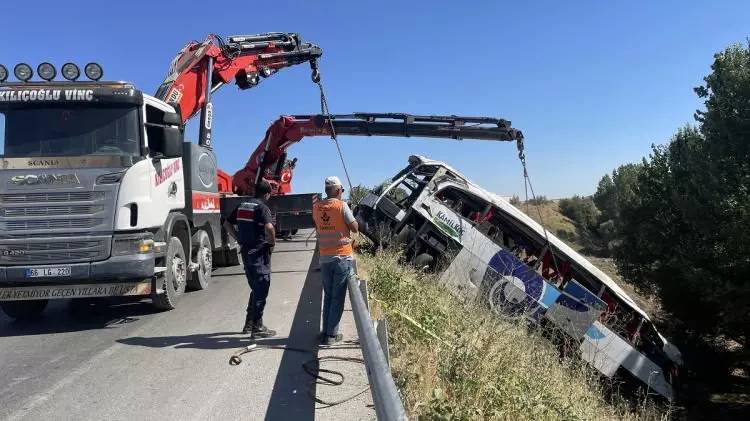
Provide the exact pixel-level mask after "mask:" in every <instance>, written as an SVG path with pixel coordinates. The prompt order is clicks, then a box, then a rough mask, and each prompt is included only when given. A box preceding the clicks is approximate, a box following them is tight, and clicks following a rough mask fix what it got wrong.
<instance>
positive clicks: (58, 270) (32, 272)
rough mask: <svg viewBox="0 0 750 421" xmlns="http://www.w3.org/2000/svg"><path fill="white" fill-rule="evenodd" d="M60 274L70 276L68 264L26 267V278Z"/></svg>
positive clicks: (53, 276)
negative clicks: (35, 267)
mask: <svg viewBox="0 0 750 421" xmlns="http://www.w3.org/2000/svg"><path fill="white" fill-rule="evenodd" d="M61 276H70V266H58V267H50V268H38V269H26V277H27V278H56V277H61Z"/></svg>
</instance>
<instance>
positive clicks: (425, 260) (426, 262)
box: [414, 253, 435, 269]
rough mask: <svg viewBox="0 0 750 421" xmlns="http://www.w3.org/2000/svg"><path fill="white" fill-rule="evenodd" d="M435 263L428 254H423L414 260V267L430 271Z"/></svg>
mask: <svg viewBox="0 0 750 421" xmlns="http://www.w3.org/2000/svg"><path fill="white" fill-rule="evenodd" d="M434 262H435V258H434V257H432V256H431V255H430V254H428V253H422V254H420V255H418V256H417V257H415V258H414V266H416V267H417V269H430V268H432V264H433V263H434Z"/></svg>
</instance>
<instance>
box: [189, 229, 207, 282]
mask: <svg viewBox="0 0 750 421" xmlns="http://www.w3.org/2000/svg"><path fill="white" fill-rule="evenodd" d="M212 257H213V247H212V246H211V238H210V237H209V236H208V233H206V231H203V230H201V231H198V244H197V247H193V262H195V263H197V264H198V269H196V270H195V272H193V276H191V277H190V279H189V280H188V281H187V286H188V287H189V288H190V289H192V290H201V289H206V287H208V283H209V282H211V271H212V270H213V259H212Z"/></svg>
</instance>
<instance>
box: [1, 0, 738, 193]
mask: <svg viewBox="0 0 750 421" xmlns="http://www.w3.org/2000/svg"><path fill="white" fill-rule="evenodd" d="M74 3H75V2H65V1H54V2H52V1H40V0H37V1H32V2H27V3H25V4H24V3H22V2H15V1H6V2H4V5H3V19H2V24H3V28H2V34H3V43H2V44H0V62H3V63H4V64H5V65H6V67H9V68H10V67H12V66H13V65H14V64H15V63H17V62H20V61H26V62H28V63H31V64H32V65H33V66H34V67H36V64H38V63H39V62H41V61H51V62H53V63H55V64H56V65H58V66H59V65H61V64H62V63H64V62H66V61H75V62H78V63H81V64H85V63H86V62H88V61H98V62H100V63H102V64H103V66H104V71H105V78H106V79H121V80H129V81H132V82H135V83H136V84H137V85H138V86H139V87H140V88H141V89H142V90H144V91H145V92H147V93H153V91H154V90H155V89H156V87H157V85H158V83H159V82H160V81H161V80H162V79H163V77H164V75H165V73H166V71H167V68H168V66H169V62H170V60H171V59H172V57H173V56H174V54H175V53H176V52H177V51H178V50H179V49H180V48H181V47H182V46H183V45H184V44H185V43H186V42H187V41H189V40H191V39H203V38H204V37H205V35H206V34H208V33H210V32H214V33H218V34H222V35H233V34H240V33H258V32H267V31H288V32H299V33H300V34H301V35H302V36H303V37H305V38H306V39H309V40H311V41H313V42H316V43H318V44H319V45H321V46H322V48H323V49H324V56H323V59H322V62H321V70H322V74H323V80H324V83H325V85H326V88H327V93H328V97H329V102H330V105H331V111H332V112H334V113H348V112H353V111H373V112H386V111H394V112H411V113H424V114H466V115H489V116H500V117H503V118H506V119H509V120H511V121H512V122H513V124H514V126H516V127H517V128H519V129H521V130H523V131H524V133H525V135H526V143H527V155H528V161H529V166H530V172H531V175H532V180H533V181H534V184H535V187H536V190H537V193H538V194H544V195H547V196H548V197H562V196H567V195H572V194H574V193H580V194H590V193H592V192H593V191H594V189H595V186H596V183H597V181H598V180H599V178H600V177H601V176H602V175H603V174H604V173H605V172H609V171H611V170H612V169H613V168H614V167H616V166H617V165H619V164H622V163H626V162H633V161H637V160H639V159H640V158H641V157H642V156H643V155H645V154H647V153H648V152H649V145H650V144H651V143H663V142H665V141H666V140H667V139H669V137H670V136H671V135H672V134H673V133H674V132H675V130H676V129H677V128H678V127H679V126H682V125H684V124H685V123H688V122H691V121H692V114H693V111H694V110H695V109H696V108H697V107H699V106H700V103H699V101H698V100H697V99H696V97H695V94H694V93H693V91H692V88H693V87H694V86H697V85H698V84H700V83H701V80H702V77H703V76H704V75H705V74H706V73H707V72H708V71H709V66H710V64H711V61H712V55H713V54H714V53H715V52H717V51H719V50H721V49H723V48H724V47H726V46H727V45H729V44H731V43H734V42H744V41H745V39H746V38H747V37H748V36H750V26H749V24H748V19H747V18H748V16H750V2H748V1H746V0H744V1H743V0H740V1H722V2H703V1H687V0H682V1H659V2H654V1H627V2H607V1H575V2H563V1H544V2H543V1H533V2H528V1H527V2H503V3H505V4H501V2H485V3H484V5H481V4H480V2H458V1H450V2H440V1H422V2H418V1H378V2H358V1H340V2H325V3H324V2H316V1H304V2H303V1H300V2H298V3H296V2H291V1H290V2H274V1H265V2H192V1H187V0H185V1H182V2H162V1H157V0H150V1H143V0H130V1H127V2H108V1H104V0H102V1H98V2H78V3H75V5H74V6H70V7H65V6H64V5H66V4H74ZM167 3H169V4H167ZM470 3H474V4H473V5H471V6H469V4H470ZM20 4H24V5H23V6H19V5H20ZM191 4H195V6H191ZM309 73H310V70H309V67H308V66H306V65H305V66H298V67H296V68H292V69H287V70H285V71H284V72H282V73H279V74H277V75H275V76H274V77H273V78H271V79H267V80H265V81H264V82H263V83H262V84H261V85H260V86H259V87H258V88H256V89H252V90H248V91H242V92H240V91H238V90H237V89H236V88H234V87H226V88H224V89H222V90H221V91H219V92H218V93H217V95H215V97H214V99H215V100H214V106H215V120H214V121H215V123H214V141H215V147H216V151H217V153H218V155H219V162H220V165H221V166H222V168H224V169H225V170H228V171H234V170H236V169H238V168H239V167H241V166H242V165H244V162H245V160H246V159H247V157H248V156H249V155H250V152H251V151H252V149H253V148H254V147H255V145H256V144H257V143H258V141H259V140H260V139H261V137H262V136H263V133H264V132H265V129H266V127H267V126H268V124H269V123H270V122H271V121H273V120H274V119H276V118H277V117H278V116H279V115H281V114H293V113H298V114H301V113H315V112H318V110H319V102H318V93H317V89H316V88H315V86H314V85H313V84H312V83H311V82H310V78H309ZM192 135H193V136H195V135H194V133H192ZM341 143H342V146H343V149H344V153H345V155H346V158H347V161H348V163H349V167H350V172H351V175H352V178H353V182H354V183H355V184H357V183H364V184H367V185H373V184H376V183H378V182H380V181H382V180H383V179H385V178H387V177H389V176H390V175H392V174H394V173H395V172H396V171H397V170H398V169H400V168H402V167H403V166H404V165H405V164H406V158H407V157H408V155H410V154H413V153H419V154H424V155H427V156H429V157H432V158H435V159H441V160H445V161H448V162H450V163H451V164H452V165H453V166H455V167H456V168H458V169H459V170H461V171H463V172H464V173H465V174H467V175H468V176H469V177H470V178H472V179H473V180H475V181H477V182H478V183H480V184H482V185H483V186H485V187H486V188H487V189H489V190H492V191H495V192H497V193H500V194H513V193H517V194H518V193H522V192H523V182H522V178H521V170H520V166H519V163H518V160H517V158H516V151H515V146H514V145H512V144H509V143H490V142H461V143H459V142H455V141H434V140H433V141H426V140H417V139H398V138H380V139H378V138H357V137H348V138H342V139H341ZM291 156H297V157H299V158H300V163H299V165H298V170H297V172H296V176H295V186H294V187H295V190H296V191H297V192H305V191H320V190H321V187H322V186H321V184H322V180H323V178H324V177H325V176H326V175H329V174H339V175H343V174H342V170H341V167H340V164H339V161H338V157H337V155H336V152H335V147H334V146H333V144H332V143H331V141H330V140H328V139H326V138H310V139H307V140H303V141H302V143H300V144H298V145H296V146H294V147H293V148H292V149H291Z"/></svg>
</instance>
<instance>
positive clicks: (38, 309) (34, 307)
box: [0, 300, 48, 320]
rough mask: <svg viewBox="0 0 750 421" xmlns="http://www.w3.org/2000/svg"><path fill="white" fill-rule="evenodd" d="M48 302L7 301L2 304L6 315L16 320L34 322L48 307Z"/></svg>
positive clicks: (0, 305) (0, 304)
mask: <svg viewBox="0 0 750 421" xmlns="http://www.w3.org/2000/svg"><path fill="white" fill-rule="evenodd" d="M47 302H48V300H29V301H5V302H3V303H0V307H2V308H3V311H4V312H5V314H7V315H8V317H11V318H13V319H16V320H33V319H36V318H38V317H39V315H40V314H42V311H44V308H45V307H47Z"/></svg>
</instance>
